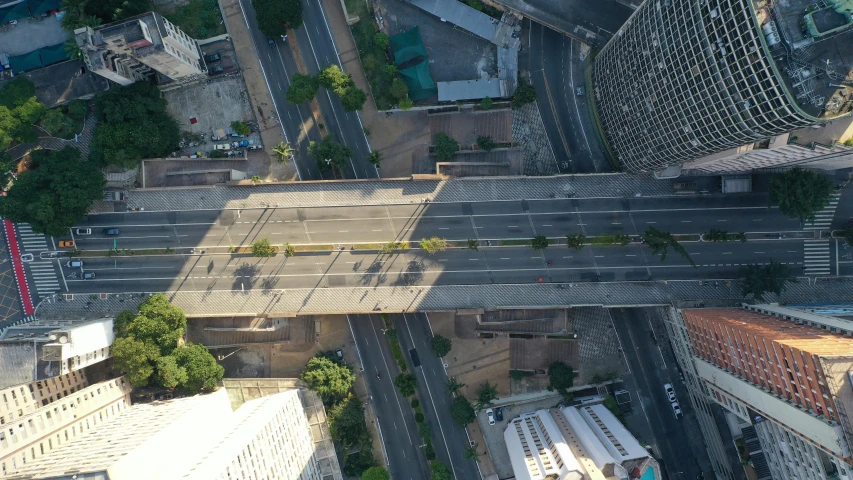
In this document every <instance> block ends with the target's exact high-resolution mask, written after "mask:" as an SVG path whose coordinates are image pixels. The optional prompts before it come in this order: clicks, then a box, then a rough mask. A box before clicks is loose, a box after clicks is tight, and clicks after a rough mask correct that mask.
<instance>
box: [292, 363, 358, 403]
mask: <svg viewBox="0 0 853 480" xmlns="http://www.w3.org/2000/svg"><path fill="white" fill-rule="evenodd" d="M299 378H301V379H302V381H303V382H305V383H307V384H308V387H310V388H311V390H314V391H315V392H317V393H318V394H319V395H320V397H321V398H322V399H323V403H325V404H326V405H332V404H334V403H336V402H337V401H339V400H341V399H343V398H345V397H346V396H347V394H348V393H349V391H350V389H351V388H352V385H353V383H355V376H354V375H353V373H352V370H351V369H350V368H349V367H347V366H346V365H336V364H335V363H334V362H332V361H331V360H329V359H328V358H326V357H323V356H319V357H313V358H311V359H310V360H308V363H307V364H306V365H305V369H304V370H302V374H301V375H300V376H299Z"/></svg>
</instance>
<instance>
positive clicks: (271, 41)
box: [267, 38, 275, 48]
mask: <svg viewBox="0 0 853 480" xmlns="http://www.w3.org/2000/svg"><path fill="white" fill-rule="evenodd" d="M267 43H269V44H270V47H272V48H275V40H273V39H271V38H268V39H267Z"/></svg>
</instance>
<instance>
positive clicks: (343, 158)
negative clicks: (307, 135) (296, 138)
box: [308, 135, 354, 170]
mask: <svg viewBox="0 0 853 480" xmlns="http://www.w3.org/2000/svg"><path fill="white" fill-rule="evenodd" d="M308 155H310V156H311V158H313V159H314V161H315V162H317V166H319V167H320V169H321V170H328V169H329V168H331V167H333V166H334V167H335V168H338V169H343V168H345V167H346V164H347V162H348V161H349V159H350V157H352V156H353V155H354V152H353V150H352V148H350V147H348V146H346V145H344V144H343V143H338V142H336V141H335V137H334V136H332V135H326V136H325V137H323V139H322V140H320V141H319V142H314V141H312V142H311V143H309V144H308Z"/></svg>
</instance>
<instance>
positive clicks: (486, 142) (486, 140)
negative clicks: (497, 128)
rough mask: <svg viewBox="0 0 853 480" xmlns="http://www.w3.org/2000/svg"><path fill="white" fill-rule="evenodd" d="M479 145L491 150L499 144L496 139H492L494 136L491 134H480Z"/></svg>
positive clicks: (481, 147)
mask: <svg viewBox="0 0 853 480" xmlns="http://www.w3.org/2000/svg"><path fill="white" fill-rule="evenodd" d="M477 146H478V147H480V149H481V150H485V151H487V152H491V151H492V150H494V149H495V148H496V147H497V146H498V144H497V143H495V141H494V140H492V137H491V136H489V135H478V136H477Z"/></svg>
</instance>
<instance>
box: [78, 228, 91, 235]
mask: <svg viewBox="0 0 853 480" xmlns="http://www.w3.org/2000/svg"><path fill="white" fill-rule="evenodd" d="M91 234H92V229H91V228H75V229H74V235H91Z"/></svg>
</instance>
